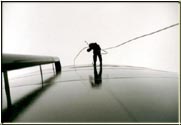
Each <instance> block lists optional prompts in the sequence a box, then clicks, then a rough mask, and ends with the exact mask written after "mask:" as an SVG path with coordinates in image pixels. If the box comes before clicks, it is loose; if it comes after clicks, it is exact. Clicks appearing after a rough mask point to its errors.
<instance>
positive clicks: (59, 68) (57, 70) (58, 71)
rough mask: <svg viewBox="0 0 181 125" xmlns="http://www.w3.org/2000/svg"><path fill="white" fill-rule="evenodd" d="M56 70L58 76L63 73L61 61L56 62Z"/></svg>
mask: <svg viewBox="0 0 181 125" xmlns="http://www.w3.org/2000/svg"><path fill="white" fill-rule="evenodd" d="M55 69H56V74H58V73H60V72H61V64H60V61H57V62H55Z"/></svg>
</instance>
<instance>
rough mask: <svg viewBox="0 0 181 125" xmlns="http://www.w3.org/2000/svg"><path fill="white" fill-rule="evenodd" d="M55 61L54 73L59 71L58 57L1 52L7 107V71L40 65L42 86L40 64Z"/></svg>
mask: <svg viewBox="0 0 181 125" xmlns="http://www.w3.org/2000/svg"><path fill="white" fill-rule="evenodd" d="M49 63H55V70H56V74H58V73H60V72H61V64H60V60H59V58H58V57H51V56H37V55H36V56H35V55H19V54H2V63H1V68H2V72H3V73H4V81H5V82H4V83H5V91H6V97H7V105H8V109H11V105H12V104H11V94H10V89H9V81H8V71H10V70H16V69H20V68H26V67H32V66H37V65H39V66H40V73H41V79H42V86H43V74H42V68H41V65H43V64H49Z"/></svg>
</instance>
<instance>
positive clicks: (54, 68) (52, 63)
mask: <svg viewBox="0 0 181 125" xmlns="http://www.w3.org/2000/svg"><path fill="white" fill-rule="evenodd" d="M52 68H53V74H54V75H55V74H56V73H55V67H54V63H52Z"/></svg>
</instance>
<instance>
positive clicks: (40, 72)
mask: <svg viewBox="0 0 181 125" xmlns="http://www.w3.org/2000/svg"><path fill="white" fill-rule="evenodd" d="M40 74H41V83H42V87H43V73H42V68H41V65H40Z"/></svg>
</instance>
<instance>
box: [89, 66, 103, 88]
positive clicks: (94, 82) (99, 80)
mask: <svg viewBox="0 0 181 125" xmlns="http://www.w3.org/2000/svg"><path fill="white" fill-rule="evenodd" d="M89 81H90V83H91V86H92V87H99V86H100V85H101V84H102V65H100V69H99V74H98V72H97V67H96V66H95V65H94V80H93V77H92V76H89Z"/></svg>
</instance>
